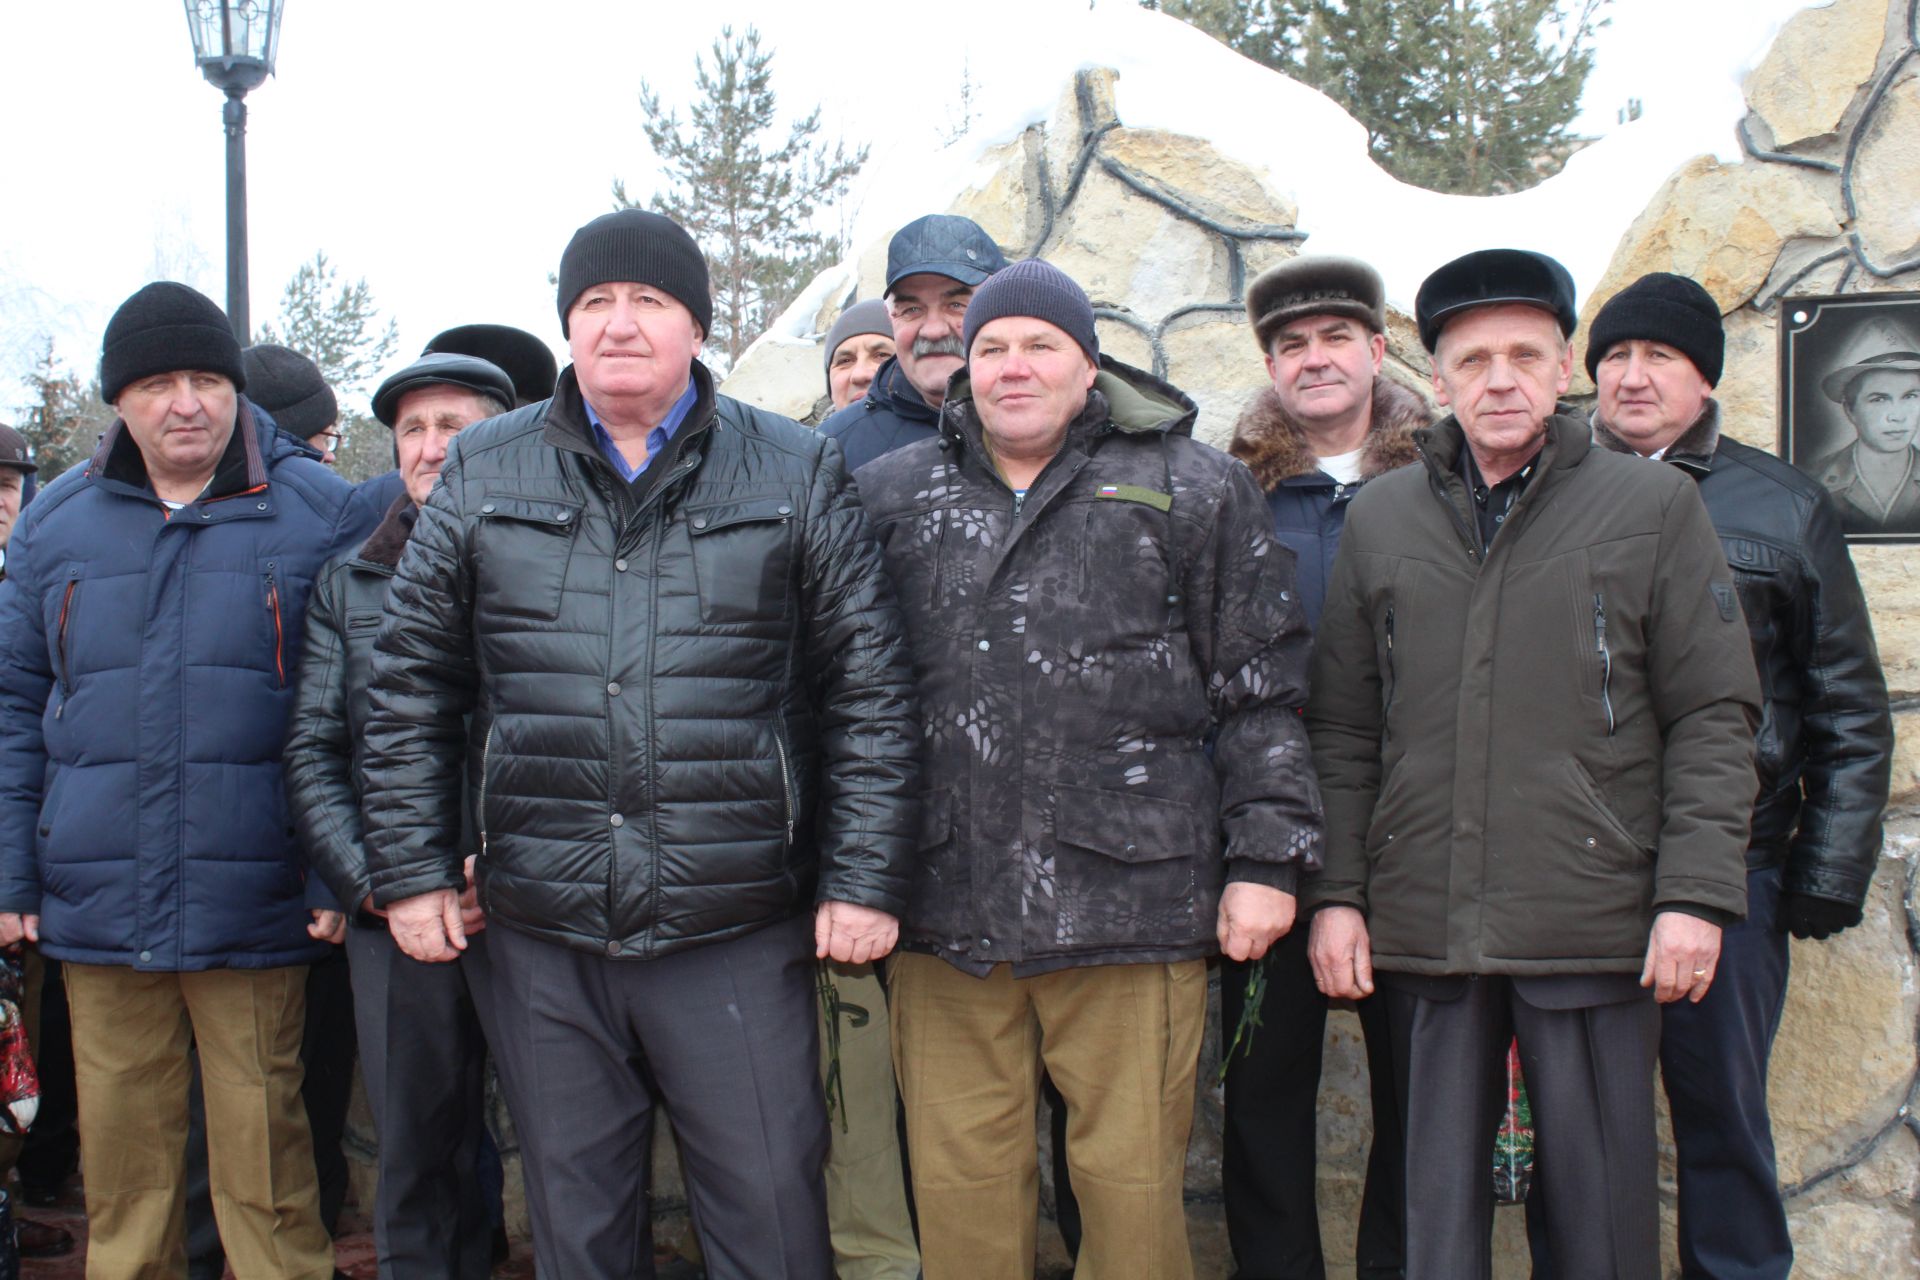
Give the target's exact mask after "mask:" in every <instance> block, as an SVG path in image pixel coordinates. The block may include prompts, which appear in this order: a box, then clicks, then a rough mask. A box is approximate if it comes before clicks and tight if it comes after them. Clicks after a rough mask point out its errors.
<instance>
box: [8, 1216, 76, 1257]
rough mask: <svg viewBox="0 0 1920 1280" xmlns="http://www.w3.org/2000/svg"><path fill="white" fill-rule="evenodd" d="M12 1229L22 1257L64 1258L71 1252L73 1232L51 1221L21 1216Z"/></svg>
mask: <svg viewBox="0 0 1920 1280" xmlns="http://www.w3.org/2000/svg"><path fill="white" fill-rule="evenodd" d="M14 1231H15V1233H16V1235H15V1238H16V1239H18V1240H19V1242H20V1256H21V1257H23V1258H64V1257H65V1256H66V1255H68V1254H69V1253H72V1252H73V1232H71V1231H68V1230H67V1229H66V1228H65V1227H56V1226H54V1225H53V1224H52V1223H51V1222H35V1221H34V1220H33V1219H32V1218H21V1219H20V1220H19V1221H18V1222H16V1223H14Z"/></svg>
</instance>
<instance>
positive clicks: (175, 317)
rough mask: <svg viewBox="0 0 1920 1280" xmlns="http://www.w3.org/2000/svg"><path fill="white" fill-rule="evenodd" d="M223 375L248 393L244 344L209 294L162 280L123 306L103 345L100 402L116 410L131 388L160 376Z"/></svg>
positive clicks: (112, 322)
mask: <svg viewBox="0 0 1920 1280" xmlns="http://www.w3.org/2000/svg"><path fill="white" fill-rule="evenodd" d="M180 369H198V370H201V371H202V372H205V373H217V374H220V375H221V376H222V377H224V378H226V379H227V381H229V382H231V383H233V388H234V390H236V391H244V390H246V387H247V371H246V369H245V367H244V366H243V365H242V363H241V360H240V340H239V339H238V338H236V337H234V336H233V326H232V325H231V324H229V323H228V322H227V313H226V312H224V311H222V310H221V309H220V308H219V307H218V306H217V305H216V304H215V303H214V301H213V299H211V298H209V297H207V296H206V295H205V294H203V293H200V292H199V291H198V290H195V289H189V288H188V287H187V286H186V285H184V284H175V283H174V282H173V281H171V280H157V281H155V282H154V283H152V284H150V285H147V286H146V287H145V288H143V289H141V290H139V291H138V292H136V293H135V294H134V295H133V296H132V297H131V298H128V299H127V300H126V301H125V302H123V303H121V304H120V309H119V310H118V311H116V312H114V313H113V319H111V320H109V321H107V333H106V337H105V338H103V339H102V340H101V343H100V398H101V399H102V400H104V401H106V402H107V403H108V404H112V403H113V402H114V401H115V400H118V399H119V398H120V393H121V392H122V391H124V390H126V389H127V386H128V384H129V383H133V382H138V381H139V380H140V379H142V378H146V377H151V376H152V375H153V374H156V373H173V372H175V371H176V370H180Z"/></svg>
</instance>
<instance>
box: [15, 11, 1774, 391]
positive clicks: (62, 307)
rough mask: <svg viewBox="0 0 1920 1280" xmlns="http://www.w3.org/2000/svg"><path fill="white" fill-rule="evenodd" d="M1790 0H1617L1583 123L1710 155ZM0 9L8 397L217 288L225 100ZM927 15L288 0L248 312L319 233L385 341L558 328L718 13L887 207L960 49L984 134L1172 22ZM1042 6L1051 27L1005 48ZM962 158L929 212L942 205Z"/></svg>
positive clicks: (160, 19) (1099, 16)
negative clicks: (603, 218) (1664, 133)
mask: <svg viewBox="0 0 1920 1280" xmlns="http://www.w3.org/2000/svg"><path fill="white" fill-rule="evenodd" d="M1799 7H1801V6H1800V4H1799V3H1798V0H1616V3H1615V4H1614V6H1613V22H1612V25H1611V27H1610V28H1609V29H1608V30H1607V31H1606V32H1604V33H1603V34H1602V36H1601V40H1600V45H1599V51H1600V56H1599V61H1598V65H1597V68H1596V70H1595V73H1594V75H1593V78H1592V80H1591V82H1590V84H1589V90H1588V98H1587V104H1586V105H1587V112H1586V114H1585V115H1584V116H1583V118H1582V126H1583V128H1584V129H1585V130H1586V131H1588V132H1594V133H1599V132H1603V131H1605V130H1606V129H1609V128H1611V127H1612V124H1613V120H1614V114H1615V111H1616V109H1617V108H1618V107H1619V106H1620V105H1621V104H1623V103H1624V102H1625V100H1626V99H1627V98H1629V97H1635V96H1637V97H1639V98H1641V99H1642V100H1643V101H1644V103H1645V109H1646V116H1647V120H1648V121H1649V123H1650V125H1652V127H1656V128H1664V127H1668V126H1667V124H1666V123H1663V121H1664V122H1672V124H1673V126H1674V127H1678V126H1679V125H1680V124H1681V123H1685V124H1687V125H1688V126H1689V127H1693V128H1696V129H1697V128H1698V121H1699V117H1700V116H1701V115H1702V114H1703V113H1707V114H1712V113H1716V112H1717V113H1718V114H1716V115H1714V117H1713V118H1714V121H1715V124H1714V130H1713V132H1712V133H1711V138H1712V139H1713V140H1711V141H1708V142H1707V143H1705V144H1704V145H1703V146H1701V147H1700V148H1699V149H1718V150H1721V151H1722V152H1723V154H1731V153H1732V142H1731V133H1730V129H1731V125H1732V122H1733V120H1734V119H1735V118H1737V115H1738V92H1737V88H1735V87H1734V85H1733V82H1732V77H1731V76H1730V75H1728V74H1727V72H1726V71H1725V70H1724V68H1725V67H1728V66H1733V67H1739V66H1744V65H1750V64H1751V62H1752V61H1753V60H1754V59H1756V58H1757V56H1758V54H1759V52H1761V51H1762V50H1763V49H1764V45H1765V41H1766V39H1767V38H1768V37H1769V36H1770V34H1771V32H1772V31H1773V30H1774V29H1775V28H1776V27H1777V25H1778V23H1779V22H1780V21H1781V20H1782V18H1783V17H1784V16H1785V15H1787V14H1789V13H1791V12H1792V11H1794V10H1796V9H1798V8H1799ZM7 8H8V13H7V16H6V18H5V23H6V31H7V43H8V47H9V49H10V50H11V52H12V56H11V57H10V58H9V60H8V61H9V68H8V72H7V74H6V75H5V76H0V121H5V122H6V123H5V125H4V126H3V127H4V129H5V131H6V145H5V147H4V150H3V151H0V155H4V165H5V174H6V189H7V198H6V199H5V200H4V201H0V406H5V405H10V404H15V403H18V402H19V401H20V400H21V399H22V398H23V395H24V393H23V392H21V391H19V390H18V389H17V387H18V383H17V379H18V377H19V375H20V373H21V372H23V371H24V369H25V368H26V367H27V365H28V364H29V363H30V362H31V360H32V359H33V356H34V354H35V353H36V351H37V349H38V346H39V344H40V343H41V342H42V341H43V340H44V337H45V336H46V335H49V334H51V335H52V336H53V337H54V339H55V342H56V348H57V352H58V354H59V355H60V356H61V357H62V358H63V359H64V360H65V361H66V362H67V363H68V364H69V365H71V366H73V367H75V368H77V369H79V370H80V371H81V372H82V373H83V375H85V374H90V373H91V371H92V367H93V363H94V361H95V359H96V358H97V352H98V344H99V335H100V331H101V329H102V328H103V327H104V325H105V323H106V319H107V317H108V316H109V315H110V314H111V313H112V310H113V308H114V307H115V306H116V305H118V303H119V302H120V301H121V300H122V299H124V298H125V297H126V296H127V294H129V293H131V292H132V291H133V290H134V289H135V288H137V287H139V285H140V284H142V283H144V282H145V281H147V280H150V279H154V278H158V277H160V276H169V277H172V278H175V279H184V280H186V281H188V282H189V283H191V284H194V285H196V286H197V287H199V288H200V289H202V290H203V291H204V292H206V293H207V294H209V295H210V296H212V297H213V298H215V299H216V300H217V301H221V302H224V300H225V288H226V284H225V188H224V182H225V167H224V165H225V152H224V146H223V139H222V135H221V128H220V105H221V97H220V94H219V93H218V92H217V91H216V90H215V89H214V88H213V87H212V86H210V85H208V84H207V83H206V82H205V81H204V80H202V79H201V77H200V75H199V73H198V71H197V70H196V69H195V68H194V66H193V62H192V55H191V46H190V44H189V41H188V37H187V29H186V22H185V19H184V17H183V14H182V9H181V6H180V4H179V3H178V0H108V3H106V4H81V3H77V2H76V3H37V4H13V5H9V6H7ZM945 8H946V10H947V11H950V12H952V13H953V14H954V15H955V17H954V20H953V21H952V22H950V23H949V22H942V21H939V20H938V14H939V13H940V12H941V9H942V7H940V6H910V5H897V6H859V7H856V6H853V5H849V4H816V3H807V2H806V0H783V2H781V3H774V2H773V0H717V2H715V3H709V4H698V5H680V4H666V3H657V2H655V0H537V2H536V3H532V4H527V3H516V4H507V3H504V2H502V0H463V2H461V3H450V2H447V0H438V2H428V0H288V3H287V15H286V19H285V23H284V26H283V28H282V44H281V54H280V59H279V68H278V75H277V77H276V78H275V79H273V80H270V81H268V82H267V84H265V85H264V86H262V87H261V88H260V89H257V90H255V91H254V92H253V93H252V94H251V95H249V97H248V100H247V105H248V112H249V120H248V149H247V161H248V166H249V174H248V177H249V216H250V223H251V232H252V246H251V247H252V307H253V319H254V323H255V325H256V326H257V325H258V324H259V323H260V322H261V321H262V320H265V319H270V318H271V317H272V315H273V314H274V312H275V310H276V308H277V305H278V298H279V293H280V290H281V288H282V286H283V285H284V283H285V282H286V280H287V278H288V277H289V276H290V275H291V274H292V272H293V270H294V268H295V267H296V266H297V265H298V264H299V263H300V262H301V261H303V260H305V259H307V258H308V257H310V256H311V255H312V254H313V253H314V251H315V250H318V249H324V250H325V251H326V252H327V253H328V255H329V256H330V257H331V258H332V259H333V260H334V261H335V263H336V264H337V265H338V266H339V267H340V269H341V271H342V273H343V274H344V275H346V276H348V277H361V276H364V277H365V278H366V279H367V281H368V282H369V284H370V285H371V287H372V289H373V291H374V294H375V297H376V299H377V300H378V301H379V302H380V303H381V304H382V306H383V307H384V308H385V309H386V311H387V312H388V313H389V314H391V315H393V316H395V317H396V318H397V319H398V321H399V325H400V334H401V347H400V351H401V354H402V355H405V354H409V353H411V352H412V351H414V350H417V349H418V347H419V345H420V344H421V343H422V342H424V341H425V340H426V338H427V337H429V336H430V335H431V334H433V333H434V332H436V331H437V330H439V329H441V328H443V327H445V326H448V325H452V324H457V323H464V322H469V321H480V320H489V321H500V322H504V323H510V324H518V325H521V326H523V327H526V328H528V329H531V330H533V331H534V332H536V333H540V334H543V335H545V336H547V337H549V338H550V339H551V340H552V341H553V342H554V343H555V345H556V347H558V346H559V341H560V340H559V328H558V320H557V318H556V316H555V313H554V304H553V294H552V290H551V288H550V287H549V286H548V284H547V282H546V277H547V273H548V272H549V271H550V270H552V269H553V268H554V266H555V265H556V263H557V260H558V257H559V253H560V250H561V249H562V247H563V246H564V245H565V243H566V239H567V237H568V236H569V235H570V234H571V233H572V231H573V229H574V228H575V227H576V226H578V225H579V224H580V223H582V222H584V221H586V220H587V219H588V218H590V217H593V216H595V215H597V214H598V213H600V212H602V211H604V210H605V209H607V208H608V207H610V205H609V199H610V197H609V184H610V182H611V180H612V179H613V178H614V177H615V176H622V177H625V178H626V179H627V182H628V187H629V190H630V191H633V192H635V193H637V194H639V193H645V192H646V191H647V190H648V189H649V185H650V182H651V181H652V178H653V174H654V170H653V167H652V157H651V155H650V153H649V152H648V149H647V147H646V144H645V141H644V138H643V137H642V135H641V131H640V110H639V105H638V101H637V91H638V88H639V85H640V81H641V80H642V79H643V78H644V79H646V80H648V81H650V82H651V83H652V84H653V85H654V86H655V87H656V88H657V89H659V90H661V92H662V94H663V96H664V97H665V98H666V99H667V100H668V101H669V102H672V101H675V100H681V101H684V100H685V99H686V98H687V96H688V95H689V93H690V91H691V87H692V79H693V56H694V54H695V53H696V52H700V51H704V50H705V49H706V47H707V46H708V44H709V43H710V41H711V40H712V39H713V37H714V36H715V35H716V34H717V32H718V30H719V28H720V26H721V25H722V24H723V23H726V22H732V23H734V24H735V25H736V26H738V27H742V28H744V27H745V26H747V25H748V24H752V25H755V26H757V27H758V28H759V29H760V31H761V33H762V37H763V41H764V43H766V44H767V45H770V46H771V47H772V48H774V49H775V50H776V58H775V62H774V76H775V87H776V89H777V91H778V92H779V94H780V97H781V101H782V104H783V106H788V107H799V106H809V105H812V104H814V103H819V104H820V105H821V106H822V108H823V120H824V122H825V125H826V131H827V132H828V133H829V134H838V135H842V136H845V137H846V138H847V139H848V140H849V141H850V142H861V141H865V142H870V143H872V144H873V147H874V157H875V158H874V161H873V162H872V163H871V164H870V165H869V170H870V173H869V176H868V178H867V179H866V180H867V181H868V182H869V183H871V184H872V186H873V191H874V194H873V195H871V196H869V197H866V198H864V199H863V200H862V201H861V204H860V212H861V213H863V214H864V215H865V217H866V219H867V222H869V223H871V222H873V221H875V220H876V219H877V218H878V217H879V216H880V213H881V212H891V207H892V206H894V205H896V204H898V203H900V202H899V200H898V194H899V193H898V192H897V191H896V192H893V193H890V194H891V195H892V197H893V198H887V197H886V196H885V195H882V194H881V193H882V192H884V191H885V189H886V183H887V174H888V171H889V167H890V166H891V165H893V164H895V163H896V162H897V163H898V165H899V166H900V167H899V168H898V170H897V171H899V172H906V171H908V167H909V166H907V159H908V158H909V157H911V158H913V159H915V160H916V161H918V163H917V164H916V165H914V166H911V167H914V168H918V169H919V170H921V171H922V172H923V173H924V171H925V168H926V165H925V163H924V162H925V160H926V158H927V157H928V156H929V155H930V154H932V153H934V152H936V151H937V150H938V147H939V140H938V139H939V134H940V132H941V131H942V130H943V129H944V128H946V127H947V126H949V125H950V124H951V122H952V121H953V119H954V117H955V114H956V112H957V107H956V103H955V100H956V97H957V93H958V89H959V86H960V83H961V78H962V67H963V65H964V66H965V67H966V68H967V73H968V74H969V75H970V76H971V78H972V80H973V81H974V82H975V83H976V85H977V86H978V90H979V106H980V110H981V114H982V120H981V124H980V130H979V131H980V133H981V134H982V135H984V136H988V137H990V136H1005V135H1007V134H1010V133H1011V132H1013V131H1014V130H1015V129H1017V128H1018V127H1019V126H1020V125H1022V124H1024V123H1025V121H1026V120H1028V119H1030V118H1033V117H1034V116H1035V115H1037V114H1044V107H1045V105H1046V104H1050V103H1051V102H1052V101H1053V100H1054V98H1055V97H1056V96H1057V95H1058V93H1059V91H1060V89H1061V88H1062V87H1064V85H1065V83H1066V80H1067V77H1068V76H1069V75H1070V72H1071V68H1072V65H1073V64H1074V63H1075V62H1076V61H1077V62H1097V61H1100V60H1101V55H1102V52H1103V46H1105V45H1106V44H1108V43H1109V42H1111V43H1113V44H1115V45H1116V46H1119V45H1124V46H1126V47H1127V48H1129V49H1131V50H1133V53H1132V55H1131V56H1132V58H1133V62H1132V63H1131V64H1130V65H1133V66H1134V67H1135V70H1134V71H1133V72H1132V73H1131V74H1134V75H1136V76H1138V75H1139V74H1141V60H1140V54H1139V50H1140V48H1141V47H1142V43H1143V40H1145V41H1148V42H1150V41H1152V40H1154V39H1159V38H1165V39H1168V40H1169V41H1173V42H1176V43H1177V37H1175V36H1163V33H1161V32H1160V31H1159V29H1157V28H1151V27H1147V28H1143V27H1142V26H1141V25H1140V24H1142V23H1157V22H1165V21H1168V20H1166V19H1163V18H1160V17H1158V16H1157V15H1146V14H1142V13H1139V12H1138V11H1137V8H1136V6H1135V5H1134V4H1133V0H1096V4H1095V5H1094V6H1093V7H1092V12H1091V13H1089V12H1088V6H1087V5H1086V3H1085V0H972V2H971V3H964V4H960V5H952V6H946V7H945ZM1042 17H1044V19H1045V21H1044V23H1043V25H1044V27H1045V29H1046V36H1045V39H1044V40H1043V41H1041V43H1043V44H1045V45H1047V46H1048V47H1047V48H1045V49H1041V50H1038V51H1036V50H1035V49H1034V48H1033V47H1031V45H1030V44H1029V45H1025V46H1023V45H1022V43H1021V42H1020V41H1018V40H1015V41H1012V42H1009V40H1008V39H1007V37H1009V36H1018V35H1019V34H1020V33H1021V32H1022V31H1023V30H1024V31H1029V32H1031V31H1032V30H1033V24H1034V23H1036V22H1038V21H1040V19H1041V18H1042ZM1149 47H1150V46H1149ZM1703 50H1711V51H1712V54H1711V56H1710V57H1709V58H1706V59H1703V58H1702V56H1701V55H1702V51H1703ZM1049 69H1051V70H1053V71H1054V72H1055V74H1054V75H1052V76H1050V77H1047V76H1045V75H1044V73H1045V71H1046V70H1049ZM1149 69H1150V68H1149ZM1037 77H1039V78H1043V79H1045V80H1049V81H1050V82H1037ZM1193 92H1194V93H1195V94H1196V95H1205V94H1206V93H1207V92H1208V86H1206V85H1204V84H1198V85H1194V86H1193ZM1123 103H1124V100H1123ZM1234 109H1235V104H1234V103H1232V102H1230V101H1226V102H1221V103H1220V104H1219V110H1220V111H1221V112H1222V113H1231V112H1233V111H1234ZM1274 142H1275V146H1276V148H1278V149H1279V150H1280V152H1281V153H1282V154H1278V155H1276V157H1274V158H1266V159H1267V163H1268V164H1269V165H1270V166H1272V167H1273V168H1274V169H1275V171H1280V170H1281V169H1282V168H1283V166H1284V154H1283V153H1284V149H1285V147H1286V145H1287V139H1286V137H1285V130H1284V129H1277V130H1276V131H1275V139H1274ZM956 167H961V162H960V160H959V159H958V158H956ZM963 176H964V175H963V174H956V175H955V179H954V182H953V184H952V185H953V189H950V190H941V191H937V192H934V191H930V192H929V194H928V198H927V199H926V200H925V201H924V207H926V208H929V209H930V208H934V207H938V206H939V205H942V204H944V203H945V202H946V200H947V199H948V198H949V197H950V196H951V195H952V194H953V193H954V190H957V189H958V187H959V186H960V185H961V179H962V177H963ZM917 180H918V179H917ZM915 203H917V202H915ZM1622 229H1624V228H1622ZM1616 234H1617V233H1616Z"/></svg>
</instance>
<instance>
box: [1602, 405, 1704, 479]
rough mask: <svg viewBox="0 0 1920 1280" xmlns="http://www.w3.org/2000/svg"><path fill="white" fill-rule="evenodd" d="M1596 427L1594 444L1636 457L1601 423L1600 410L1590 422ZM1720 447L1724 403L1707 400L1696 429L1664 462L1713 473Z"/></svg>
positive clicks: (1671, 449) (1669, 450)
mask: <svg viewBox="0 0 1920 1280" xmlns="http://www.w3.org/2000/svg"><path fill="white" fill-rule="evenodd" d="M1590 423H1591V425H1592V427H1593V442H1594V443H1595V444H1597V445H1599V446H1600V447H1601V448H1602V449H1606V450H1609V451H1610V452H1613V453H1633V452H1635V450H1634V448H1633V446H1632V445H1630V444H1628V443H1627V442H1626V441H1624V440H1622V439H1621V438H1620V437H1619V436H1617V435H1615V434H1614V433H1613V430H1612V428H1610V427H1608V426H1607V424H1606V423H1604V422H1602V421H1601V420H1600V410H1598V409H1595V410H1594V411H1593V417H1592V418H1591V419H1590ZM1719 447H1720V402H1719V401H1718V400H1715V399H1712V398H1711V397H1709V398H1708V400H1707V407H1706V408H1704V409H1702V410H1701V411H1700V416H1699V417H1698V418H1696V419H1694V423H1693V425H1692V426H1690V427H1688V428H1687V429H1686V430H1685V431H1682V432H1681V433H1680V435H1679V437H1678V438H1677V439H1676V440H1674V442H1673V443H1672V444H1670V445H1668V446H1667V451H1666V452H1665V453H1663V454H1661V455H1660V460H1661V461H1662V462H1671V463H1673V464H1674V465H1675V466H1677V467H1684V468H1686V469H1687V470H1688V471H1711V470H1712V469H1713V455H1714V452H1715V451H1716V450H1717V449H1719Z"/></svg>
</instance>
